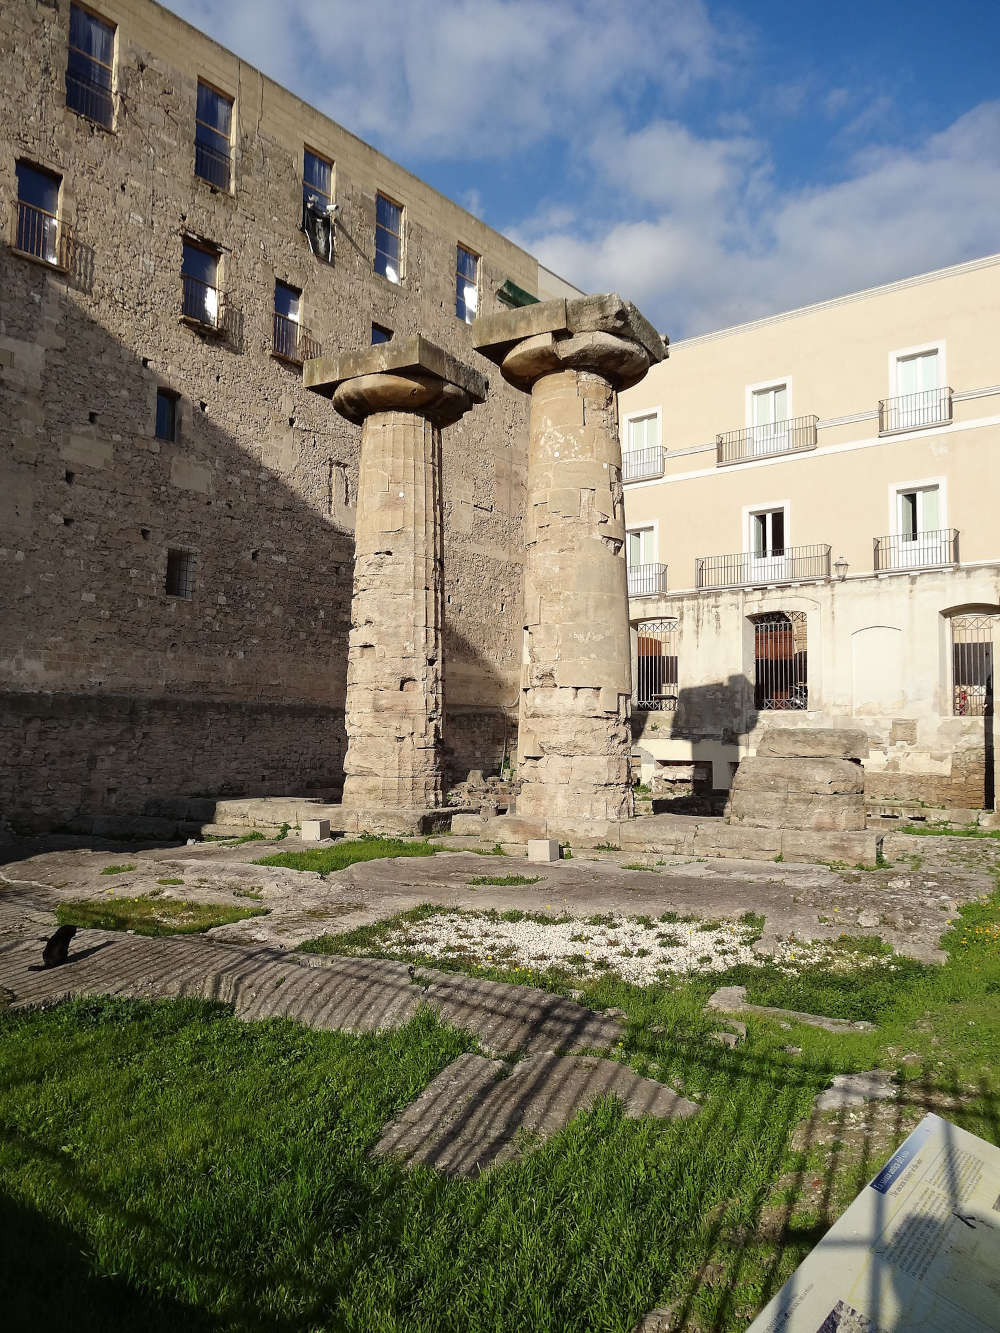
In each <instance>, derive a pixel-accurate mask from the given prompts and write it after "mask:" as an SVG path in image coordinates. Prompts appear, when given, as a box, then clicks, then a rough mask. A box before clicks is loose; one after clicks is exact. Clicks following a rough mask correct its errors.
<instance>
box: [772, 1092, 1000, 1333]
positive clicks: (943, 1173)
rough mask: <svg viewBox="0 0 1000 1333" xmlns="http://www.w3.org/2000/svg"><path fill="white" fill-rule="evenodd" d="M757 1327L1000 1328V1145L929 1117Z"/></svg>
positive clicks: (873, 1332) (848, 1331)
mask: <svg viewBox="0 0 1000 1333" xmlns="http://www.w3.org/2000/svg"><path fill="white" fill-rule="evenodd" d="M747 1333H1000V1148H996V1147H994V1146H993V1145H992V1144H990V1143H986V1142H985V1141H984V1140H983V1139H979V1138H976V1136H975V1135H974V1134H968V1133H966V1132H965V1130H962V1129H958V1128H957V1127H956V1126H955V1125H952V1124H951V1123H950V1122H949V1121H947V1120H942V1119H941V1117H940V1116H936V1115H928V1116H925V1117H924V1119H923V1120H922V1121H921V1122H920V1124H919V1125H918V1126H917V1128H916V1129H915V1130H914V1131H913V1133H912V1134H911V1135H910V1137H909V1138H908V1139H907V1140H906V1142H905V1143H904V1144H902V1145H901V1147H900V1148H899V1149H898V1150H897V1151H896V1152H895V1153H894V1154H893V1156H892V1157H891V1159H890V1160H889V1161H888V1162H887V1163H886V1164H885V1166H884V1167H883V1168H882V1170H881V1171H880V1172H879V1173H878V1175H877V1176H876V1177H875V1179H874V1180H873V1181H872V1182H871V1183H870V1184H869V1185H867V1186H866V1187H865V1189H864V1190H863V1191H862V1192H861V1194H859V1195H858V1197H857V1198H856V1199H855V1200H854V1202H853V1203H852V1204H851V1206H850V1207H849V1208H848V1209H847V1211H846V1212H845V1213H844V1215H843V1216H842V1217H841V1218H840V1219H839V1220H838V1221H837V1222H836V1223H834V1225H833V1226H832V1227H831V1228H830V1230H829V1231H828V1232H827V1234H826V1235H825V1236H824V1237H823V1239H822V1240H821V1241H820V1243H819V1244H818V1245H817V1246H816V1248H815V1249H814V1250H813V1251H812V1252H811V1253H810V1254H809V1255H808V1256H807V1257H806V1258H805V1259H804V1260H803V1261H802V1263H801V1264H800V1265H799V1267H798V1268H797V1269H796V1270H795V1272H794V1273H793V1274H792V1276H791V1277H790V1278H789V1279H788V1281H787V1282H786V1283H785V1285H784V1286H783V1287H782V1289H781V1290H780V1291H779V1292H778V1294H777V1296H775V1297H774V1299H773V1300H772V1301H771V1302H770V1303H769V1304H768V1305H767V1306H766V1307H765V1308H764V1310H763V1311H762V1312H761V1313H760V1314H759V1315H758V1316H757V1318H756V1319H755V1320H754V1321H753V1323H752V1324H751V1325H750V1328H749V1329H748V1331H747Z"/></svg>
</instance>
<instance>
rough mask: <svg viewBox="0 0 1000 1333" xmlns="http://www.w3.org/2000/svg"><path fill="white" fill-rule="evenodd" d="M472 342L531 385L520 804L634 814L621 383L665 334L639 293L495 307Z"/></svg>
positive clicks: (657, 354)
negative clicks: (645, 313)
mask: <svg viewBox="0 0 1000 1333" xmlns="http://www.w3.org/2000/svg"><path fill="white" fill-rule="evenodd" d="M473 342H474V345H475V346H476V347H477V348H478V349H479V351H481V352H482V353H483V354H484V355H485V356H487V357H489V358H490V360H491V361H494V362H495V363H496V364H497V365H499V367H500V370H501V373H502V375H503V377H504V379H505V380H507V381H508V382H509V383H510V384H513V385H514V386H515V387H517V388H519V389H524V390H525V391H526V392H529V393H530V394H531V410H530V425H529V441H528V482H527V504H526V512H525V566H524V627H525V640H524V657H523V667H522V680H521V701H520V715H519V731H518V756H519V777H520V779H521V784H522V785H521V793H520V795H519V796H518V798H517V813H518V815H526V816H528V817H532V816H538V817H544V818H548V819H552V818H556V819H558V818H559V817H571V818H579V819H622V818H626V817H629V816H631V815H632V813H633V798H632V788H631V783H630V775H629V756H630V753H631V749H632V733H631V724H630V721H629V714H630V709H631V696H632V666H631V644H630V637H629V619H628V576H627V569H626V552H625V510H624V503H623V496H622V451H621V441H620V439H619V436H618V401H617V396H616V394H617V391H618V390H619V389H625V388H628V387H630V386H631V385H633V384H637V383H638V382H639V380H641V379H642V378H643V376H644V375H645V374H646V371H647V370H648V369H649V366H650V365H651V364H653V363H654V362H656V361H661V360H663V358H664V357H665V356H666V354H667V351H666V344H665V342H664V339H663V338H661V337H660V335H659V334H658V333H657V332H656V330H655V329H654V328H653V327H652V326H651V325H650V324H649V323H648V321H647V320H645V319H644V318H643V317H642V315H640V314H639V312H638V310H636V308H635V306H634V305H632V303H631V302H629V301H623V300H622V299H621V298H620V297H619V296H614V295H611V296H588V297H581V298H579V299H577V300H558V301H546V302H543V303H540V304H538V305H530V306H524V307H522V308H520V309H518V310H512V311H510V312H507V313H504V314H500V315H491V316H487V317H486V318H484V319H480V320H477V321H476V323H475V325H474V326H473Z"/></svg>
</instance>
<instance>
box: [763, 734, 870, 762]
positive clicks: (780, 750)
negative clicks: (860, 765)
mask: <svg viewBox="0 0 1000 1333" xmlns="http://www.w3.org/2000/svg"><path fill="white" fill-rule="evenodd" d="M868 750H869V745H868V736H867V734H866V733H865V732H863V731H859V730H854V729H849V728H841V727H836V728H835V727H769V728H768V729H767V731H765V732H764V734H763V736H762V737H761V738H760V741H759V742H758V744H757V754H758V755H759V756H761V757H774V758H778V759H867V758H868Z"/></svg>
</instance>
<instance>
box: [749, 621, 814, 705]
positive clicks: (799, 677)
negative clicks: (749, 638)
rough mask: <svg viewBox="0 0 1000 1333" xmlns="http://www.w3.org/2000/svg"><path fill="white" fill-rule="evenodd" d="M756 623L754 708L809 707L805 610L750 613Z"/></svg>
mask: <svg viewBox="0 0 1000 1333" xmlns="http://www.w3.org/2000/svg"><path fill="white" fill-rule="evenodd" d="M751 620H752V621H753V626H754V707H755V708H756V709H758V710H764V711H769V710H782V709H803V710H804V709H807V708H808V707H809V685H808V667H809V660H808V652H807V645H806V614H805V612H804V611H768V612H766V613H765V614H763V615H759V616H751Z"/></svg>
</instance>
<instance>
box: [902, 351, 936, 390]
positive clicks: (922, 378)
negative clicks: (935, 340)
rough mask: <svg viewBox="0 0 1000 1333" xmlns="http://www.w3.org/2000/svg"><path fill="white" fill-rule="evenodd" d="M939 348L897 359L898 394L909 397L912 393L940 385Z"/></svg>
mask: <svg viewBox="0 0 1000 1333" xmlns="http://www.w3.org/2000/svg"><path fill="white" fill-rule="evenodd" d="M938 382H939V381H938V349H937V348H936V347H935V348H932V349H931V350H930V351H928V352H915V353H914V354H913V355H912V356H901V357H898V358H897V360H896V394H897V396H899V397H908V396H909V395H910V394H912V393H926V392H927V390H928V389H936V388H937V387H938Z"/></svg>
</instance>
